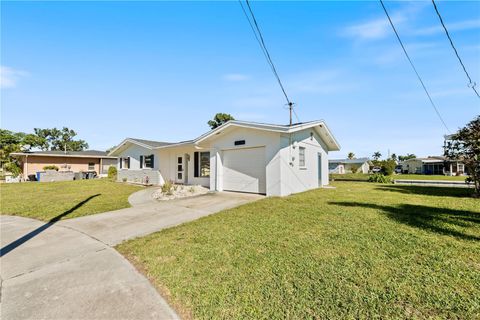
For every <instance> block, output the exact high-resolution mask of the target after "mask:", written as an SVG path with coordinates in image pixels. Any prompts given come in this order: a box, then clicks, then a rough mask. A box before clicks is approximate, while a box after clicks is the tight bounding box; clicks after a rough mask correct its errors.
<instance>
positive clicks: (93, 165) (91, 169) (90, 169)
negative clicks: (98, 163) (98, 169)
mask: <svg viewBox="0 0 480 320" xmlns="http://www.w3.org/2000/svg"><path fill="white" fill-rule="evenodd" d="M88 170H89V171H93V170H95V163H93V162H89V163H88Z"/></svg>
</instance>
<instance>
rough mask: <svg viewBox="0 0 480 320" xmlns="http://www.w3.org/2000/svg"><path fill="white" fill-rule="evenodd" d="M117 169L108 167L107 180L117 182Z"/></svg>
mask: <svg viewBox="0 0 480 320" xmlns="http://www.w3.org/2000/svg"><path fill="white" fill-rule="evenodd" d="M117 173H118V172H117V167H114V166H110V167H109V168H108V178H109V179H112V180H117Z"/></svg>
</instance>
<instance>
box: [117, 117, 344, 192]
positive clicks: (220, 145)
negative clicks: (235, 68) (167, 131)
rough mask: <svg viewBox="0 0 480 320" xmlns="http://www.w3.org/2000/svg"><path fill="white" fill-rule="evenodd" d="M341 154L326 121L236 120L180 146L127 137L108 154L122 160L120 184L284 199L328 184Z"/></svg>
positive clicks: (119, 174)
mask: <svg viewBox="0 0 480 320" xmlns="http://www.w3.org/2000/svg"><path fill="white" fill-rule="evenodd" d="M339 149H340V146H339V144H338V143H337V141H336V140H335V138H334V137H333V135H332V133H331V131H330V130H329V129H328V127H327V125H326V124H325V122H324V121H321V120H318V121H310V122H305V123H297V124H293V125H291V126H290V125H275V124H265V123H255V122H246V121H238V120H231V121H228V122H227V123H225V124H223V125H221V126H219V127H218V128H215V129H213V130H211V131H209V132H207V133H205V134H203V135H201V136H199V137H198V138H196V139H193V140H189V141H183V142H178V143H167V142H159V141H151V140H143V139H133V138H127V139H125V140H124V141H123V142H121V143H120V144H119V145H118V146H117V147H116V148H115V149H113V150H112V151H111V152H110V154H109V155H110V156H113V157H118V159H119V160H118V179H119V180H124V181H132V182H140V183H151V184H158V185H161V184H163V183H164V182H165V181H169V180H171V181H172V182H174V183H178V184H193V185H202V186H205V187H208V188H210V190H212V191H224V190H225V191H238V192H250V193H260V194H266V195H268V196H285V195H288V194H291V193H296V192H301V191H304V190H308V189H313V188H317V187H321V186H324V185H327V184H328V152H329V151H337V150H339Z"/></svg>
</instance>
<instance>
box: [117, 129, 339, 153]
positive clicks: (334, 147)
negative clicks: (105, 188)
mask: <svg viewBox="0 0 480 320" xmlns="http://www.w3.org/2000/svg"><path fill="white" fill-rule="evenodd" d="M229 127H241V128H251V129H257V130H263V131H270V132H279V133H294V132H297V131H301V130H305V129H309V128H315V130H316V131H317V133H318V134H319V135H320V136H321V137H322V139H323V140H324V142H325V143H326V145H327V147H328V148H329V151H338V150H340V145H339V144H338V142H337V140H336V139H335V138H334V137H333V135H332V133H331V132H330V129H328V127H327V125H326V124H325V122H324V121H323V120H315V121H309V122H299V123H294V124H292V125H282V124H269V123H260V122H250V121H240V120H230V121H228V122H226V123H224V124H222V125H221V126H219V127H217V128H215V129H213V130H210V131H209V132H207V133H204V134H202V135H201V136H199V137H198V138H196V139H193V140H187V141H181V142H176V143H170V142H161V141H152V140H143V139H135V138H126V139H125V140H123V141H122V142H121V143H120V144H119V145H118V146H117V147H116V148H114V149H113V150H112V151H110V153H109V154H110V155H111V154H115V152H116V151H118V150H119V149H120V148H121V147H123V146H124V145H125V144H126V143H133V144H137V145H139V146H142V147H144V148H147V149H165V148H173V147H177V146H181V145H198V144H199V143H201V142H203V141H205V140H207V139H210V138H212V137H214V136H215V135H218V134H220V133H221V132H222V131H223V130H225V129H227V128H229Z"/></svg>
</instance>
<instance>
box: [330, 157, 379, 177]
mask: <svg viewBox="0 0 480 320" xmlns="http://www.w3.org/2000/svg"><path fill="white" fill-rule="evenodd" d="M371 165H372V162H371V161H370V159H369V158H358V159H332V160H329V161H328V171H329V172H330V173H338V174H345V173H351V172H352V167H355V168H356V169H357V170H356V172H358V173H368V172H369V171H370V166H371Z"/></svg>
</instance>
